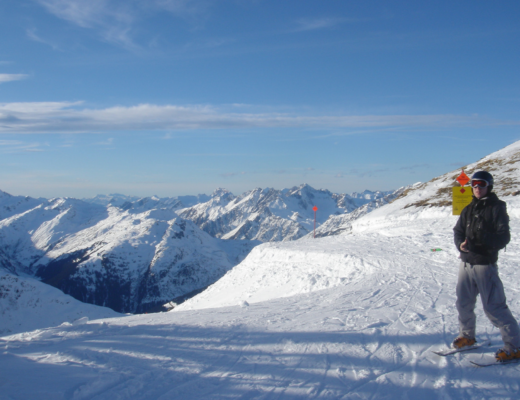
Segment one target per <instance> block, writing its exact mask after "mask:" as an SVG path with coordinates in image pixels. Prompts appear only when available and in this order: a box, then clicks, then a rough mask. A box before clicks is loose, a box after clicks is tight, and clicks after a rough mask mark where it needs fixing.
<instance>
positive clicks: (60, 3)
mask: <svg viewBox="0 0 520 400" xmlns="http://www.w3.org/2000/svg"><path fill="white" fill-rule="evenodd" d="M35 1H36V2H38V3H40V4H41V5H42V6H43V7H44V8H45V9H46V10H47V11H48V12H50V13H51V14H53V15H55V16H56V17H58V18H60V19H63V20H65V21H68V22H70V23H71V24H74V25H77V26H79V27H81V28H86V29H92V30H95V31H97V32H98V33H99V35H100V37H101V38H102V39H103V40H104V41H106V42H109V43H112V44H116V45H119V46H122V47H124V48H127V49H130V50H139V48H140V46H139V45H138V44H137V43H136V41H135V39H134V27H135V25H136V23H137V22H138V21H139V20H140V19H141V18H142V17H143V15H146V14H148V13H153V12H164V11H166V12H169V13H170V14H173V15H176V16H180V17H187V18H190V17H192V16H193V15H195V14H198V13H200V12H201V10H204V9H206V8H207V4H209V2H207V1H200V0H199V1H195V0H134V1H117V0H35ZM28 34H29V35H30V37H31V38H32V39H34V40H38V39H39V37H38V36H36V35H34V32H32V33H30V32H29V33H28ZM40 41H41V40H40Z"/></svg>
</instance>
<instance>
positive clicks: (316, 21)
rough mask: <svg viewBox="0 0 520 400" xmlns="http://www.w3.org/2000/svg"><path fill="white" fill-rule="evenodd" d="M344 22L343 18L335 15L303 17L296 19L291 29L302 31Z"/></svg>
mask: <svg viewBox="0 0 520 400" xmlns="http://www.w3.org/2000/svg"><path fill="white" fill-rule="evenodd" d="M344 22H346V20H345V19H344V18H337V17H321V18H303V19H300V20H298V21H296V27H295V28H294V29H293V30H292V31H293V32H303V31H315V30H318V29H328V28H332V27H334V26H336V25H339V24H342V23H344Z"/></svg>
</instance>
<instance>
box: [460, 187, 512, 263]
mask: <svg viewBox="0 0 520 400" xmlns="http://www.w3.org/2000/svg"><path fill="white" fill-rule="evenodd" d="M453 231H454V232H455V246H457V249H458V250H459V251H460V245H461V243H463V242H464V240H466V238H468V250H469V253H466V252H463V251H460V258H461V260H462V261H464V262H468V263H470V264H473V265H475V264H484V265H485V264H493V263H496V262H497V260H498V250H500V249H503V248H504V247H506V245H507V244H508V243H509V240H510V239H511V235H510V233H509V216H508V215H507V210H506V203H504V202H503V201H501V200H499V199H498V197H497V195H496V194H495V193H490V194H488V195H487V196H486V197H484V198H482V199H480V200H479V199H477V198H476V197H474V196H473V201H472V202H471V203H470V204H468V205H467V206H466V207H465V208H464V209H463V210H462V213H461V214H460V217H459V220H458V221H457V224H456V225H455V228H453Z"/></svg>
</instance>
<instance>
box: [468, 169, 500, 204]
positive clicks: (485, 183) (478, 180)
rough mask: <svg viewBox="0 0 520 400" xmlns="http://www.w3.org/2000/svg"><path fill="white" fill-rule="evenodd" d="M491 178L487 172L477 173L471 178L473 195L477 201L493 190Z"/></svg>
mask: <svg viewBox="0 0 520 400" xmlns="http://www.w3.org/2000/svg"><path fill="white" fill-rule="evenodd" d="M493 183H494V182H493V176H492V175H491V174H490V173H489V172H487V171H477V172H475V173H474V174H473V176H472V177H471V187H472V188H473V195H474V196H475V197H476V198H477V199H481V198H483V197H486V196H487V195H488V193H490V192H491V191H492V190H493Z"/></svg>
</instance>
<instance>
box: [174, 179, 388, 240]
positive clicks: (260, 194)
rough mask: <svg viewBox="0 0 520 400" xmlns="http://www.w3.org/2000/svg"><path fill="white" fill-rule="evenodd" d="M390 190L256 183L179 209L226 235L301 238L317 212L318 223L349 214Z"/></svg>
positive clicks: (208, 229)
mask: <svg viewBox="0 0 520 400" xmlns="http://www.w3.org/2000/svg"><path fill="white" fill-rule="evenodd" d="M389 195H391V193H390V192H379V191H377V192H371V191H369V190H366V191H364V192H363V193H353V194H351V195H348V194H341V195H340V194H335V193H331V192H329V191H328V190H323V189H320V190H316V189H314V188H312V187H311V186H309V185H307V184H303V185H301V186H299V187H293V188H292V189H283V190H275V189H271V188H266V189H261V188H257V189H254V190H251V191H249V192H246V193H244V194H242V195H240V196H237V197H235V196H233V194H231V193H230V192H228V191H226V190H224V189H219V190H217V191H215V193H213V196H212V198H211V200H209V201H208V202H205V203H201V204H197V205H195V206H193V207H189V208H186V209H184V210H181V211H179V215H180V216H182V217H183V218H186V219H189V220H191V221H193V222H195V223H196V224H197V225H198V226H199V227H200V228H201V229H202V230H204V231H205V232H207V233H209V234H210V235H212V236H214V237H219V238H222V239H249V240H260V241H262V242H279V241H289V240H295V239H299V238H301V237H303V236H305V235H307V234H308V233H309V232H311V231H312V230H313V226H314V211H313V207H314V206H316V207H318V211H317V212H316V222H317V224H318V226H319V225H320V224H322V223H324V222H325V221H327V219H328V218H329V217H331V216H333V215H344V214H345V213H351V212H352V211H354V210H356V209H357V208H359V207H361V206H363V205H365V204H367V203H375V202H377V201H380V202H381V203H384V202H385V200H384V199H385V197H386V196H389Z"/></svg>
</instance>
